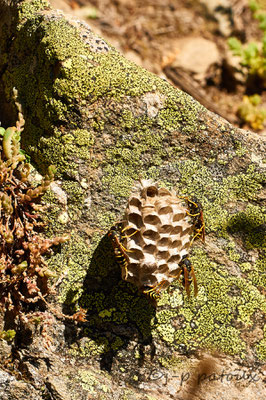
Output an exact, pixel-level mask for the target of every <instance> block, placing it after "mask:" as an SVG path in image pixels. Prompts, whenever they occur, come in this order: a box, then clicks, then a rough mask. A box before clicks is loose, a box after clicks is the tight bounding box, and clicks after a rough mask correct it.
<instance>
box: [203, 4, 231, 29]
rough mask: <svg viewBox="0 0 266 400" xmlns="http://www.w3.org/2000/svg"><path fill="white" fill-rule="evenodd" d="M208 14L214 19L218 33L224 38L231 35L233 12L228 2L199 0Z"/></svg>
mask: <svg viewBox="0 0 266 400" xmlns="http://www.w3.org/2000/svg"><path fill="white" fill-rule="evenodd" d="M200 2H201V3H202V4H204V5H205V6H206V8H207V10H208V12H209V13H210V14H211V15H212V16H213V17H214V18H215V19H216V21H217V22H218V25H219V31H220V32H221V34H222V35H224V36H225V37H228V36H230V35H231V34H232V30H233V10H232V4H231V2H230V0H200Z"/></svg>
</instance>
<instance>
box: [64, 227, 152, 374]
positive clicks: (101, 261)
mask: <svg viewBox="0 0 266 400" xmlns="http://www.w3.org/2000/svg"><path fill="white" fill-rule="evenodd" d="M83 289H84V290H83V294H82V296H81V298H80V299H79V305H80V306H81V307H82V308H84V309H85V310H87V313H86V319H87V320H86V322H84V323H79V326H78V327H76V328H74V329H73V324H71V326H70V325H69V326H66V333H65V336H66V340H67V341H68V343H69V344H70V345H72V347H73V346H77V352H78V354H79V355H81V356H84V357H86V356H88V357H96V358H97V359H99V360H100V365H101V368H102V369H105V370H107V371H111V369H112V365H113V360H114V356H115V354H116V353H117V351H120V350H123V349H128V346H129V344H130V348H135V349H136V347H137V348H138V349H137V351H138V353H139V355H140V356H139V359H138V365H141V362H142V358H143V357H144V350H143V349H144V348H146V346H147V345H149V346H150V347H151V351H150V353H151V356H152V352H153V345H152V336H151V329H152V327H151V324H152V321H153V320H154V316H155V309H154V306H153V305H152V304H151V303H150V302H149V300H148V299H147V298H146V297H144V296H143V295H142V294H139V292H138V289H137V288H136V287H135V286H133V285H132V284H130V283H127V282H125V281H123V280H122V279H121V269H120V267H119V265H118V264H117V262H116V259H115V256H114V253H113V249H112V246H111V243H110V239H109V238H108V236H107V235H105V236H104V237H103V238H102V240H101V241H100V243H99V244H98V246H97V248H96V249H95V251H94V253H93V257H92V259H91V263H90V265H89V268H88V271H87V275H86V277H85V279H84V285H83ZM69 296H70V297H71V293H69ZM68 300H69V299H67V302H68ZM68 304H69V303H68ZM67 307H68V306H67V305H66V306H65V310H64V311H67ZM128 353H130V354H128V357H129V359H130V358H132V353H131V351H128Z"/></svg>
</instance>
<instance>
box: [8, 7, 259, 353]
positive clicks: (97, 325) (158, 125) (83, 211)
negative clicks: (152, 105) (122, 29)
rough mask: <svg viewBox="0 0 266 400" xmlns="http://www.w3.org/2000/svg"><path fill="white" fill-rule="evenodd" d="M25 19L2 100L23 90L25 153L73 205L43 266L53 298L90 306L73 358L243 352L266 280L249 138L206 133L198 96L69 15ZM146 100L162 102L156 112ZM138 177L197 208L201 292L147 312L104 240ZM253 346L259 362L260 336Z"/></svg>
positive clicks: (220, 128) (222, 131) (175, 294)
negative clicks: (201, 234)
mask: <svg viewBox="0 0 266 400" xmlns="http://www.w3.org/2000/svg"><path fill="white" fill-rule="evenodd" d="M33 3H34V4H35V5H36V4H40V3H39V2H38V1H36V2H33ZM21 12H22V14H21V26H20V34H19V35H18V37H17V38H16V40H14V44H13V47H12V53H11V58H10V59H11V61H10V63H9V65H8V67H7V69H6V72H5V73H4V75H3V80H4V82H5V89H6V94H7V97H8V96H9V95H10V93H11V88H12V87H13V86H16V87H17V89H18V92H19V94H20V95H21V100H22V103H23V106H24V108H25V114H26V129H25V134H24V137H23V140H24V146H25V149H26V151H27V152H29V153H30V154H31V156H32V159H33V161H35V162H36V164H37V165H38V166H39V168H40V170H42V169H43V168H45V165H49V164H51V163H52V164H55V165H56V166H57V168H58V177H59V178H60V179H62V180H63V184H62V189H63V190H64V191H65V192H66V194H67V197H68V209H69V211H70V217H71V218H70V221H69V223H67V224H66V225H65V226H64V229H66V230H67V229H69V230H70V231H71V240H70V242H69V243H68V244H64V245H63V246H62V249H61V252H57V253H56V254H54V255H53V256H52V257H51V259H50V261H49V265H50V267H53V268H54V270H55V271H56V272H57V273H58V275H60V274H62V273H65V274H66V276H65V278H64V279H63V283H62V284H61V286H60V300H61V302H63V303H65V305H67V306H73V308H74V309H75V307H77V304H78V303H79V304H80V305H81V306H82V307H84V308H86V309H87V310H88V323H87V325H86V327H84V330H83V335H84V337H88V338H89V343H87V344H86V346H83V347H82V348H81V350H80V351H79V354H80V355H82V356H84V355H87V356H89V357H90V356H94V355H99V354H103V353H106V354H110V352H111V353H112V354H113V355H114V354H116V352H117V350H118V349H120V348H123V347H125V346H126V345H127V344H128V343H129V342H130V340H133V338H134V340H135V339H136V337H138V338H139V340H140V341H145V340H148V339H149V340H156V341H161V343H163V346H170V347H171V348H174V349H177V350H179V351H180V352H183V353H186V354H187V353H189V352H191V351H193V350H196V349H198V348H201V347H204V348H206V347H208V348H216V349H218V350H220V351H222V352H225V353H227V354H230V355H237V356H239V355H240V357H241V358H245V356H246V354H247V346H248V345H249V344H248V343H246V342H245V340H243V336H242V332H243V331H244V329H249V328H250V329H252V328H253V327H254V326H255V323H256V322H255V321H254V320H253V316H254V314H255V312H256V311H258V310H260V311H261V312H265V303H263V297H262V294H261V292H260V290H259V289H261V290H262V287H263V286H265V275H264V274H265V236H264V234H265V223H266V221H265V209H263V208H262V207H261V205H260V204H257V203H256V199H257V196H258V194H259V192H260V190H261V188H262V184H263V182H264V181H265V174H264V175H263V173H262V172H261V170H260V168H259V166H258V165H257V164H256V163H255V162H251V160H250V157H249V154H248V152H247V151H246V144H244V143H243V145H242V141H244V139H243V138H241V135H240V134H237V133H236V132H235V131H233V130H232V129H231V126H230V125H229V124H226V123H225V124H224V125H222V124H219V123H213V125H212V124H211V123H210V124H209V125H210V126H209V125H208V123H205V122H206V121H203V120H202V115H203V113H204V110H203V108H202V107H201V106H200V105H199V104H198V103H197V102H195V101H194V100H193V99H192V98H190V97H189V96H188V95H186V94H184V93H181V92H180V91H178V90H176V89H174V88H173V87H171V86H170V85H169V84H168V83H167V82H164V81H163V80H161V79H159V78H158V77H156V76H154V75H152V74H150V73H148V72H145V71H143V70H142V69H140V68H139V67H137V66H135V65H134V64H132V63H130V62H128V61H126V60H125V59H124V58H123V57H122V56H121V55H119V54H118V53H117V52H116V51H115V50H114V49H113V48H110V50H109V51H108V52H106V53H103V52H92V51H90V47H89V46H88V45H86V44H85V43H84V42H82V40H81V38H80V36H79V33H78V31H77V29H76V28H75V27H74V26H72V25H70V24H69V23H68V22H66V21H65V20H64V19H62V18H54V19H47V18H45V16H44V15H42V14H35V12H34V8H33V9H32V10H31V11H30V9H29V7H28V6H27V9H22V11H21ZM24 15H26V16H27V20H24V19H23V16H24ZM33 52H34V54H35V55H34V56H33ZM16 53H18V54H23V60H22V59H21V60H20V62H19V63H15V62H12V57H14V54H16ZM70 55H71V56H70ZM25 78H27V79H25ZM146 93H151V94H154V95H158V93H159V94H160V95H162V96H163V97H164V100H162V105H160V107H158V110H157V112H155V113H153V114H152V116H149V106H148V105H147V104H146V103H145V97H144V95H145V94H146ZM199 116H201V119H200V118H199ZM214 129H217V136H215V135H216V133H214V132H213V130H214ZM29 132H30V134H29ZM33 132H34V133H33ZM212 137H213V142H210V140H211V138H212ZM215 143H217V145H216V144H215ZM215 146H216V147H215ZM223 146H224V147H223ZM223 149H224V150H223ZM139 176H142V177H145V178H146V177H147V178H153V179H155V180H158V181H159V182H160V183H161V184H162V185H164V186H166V187H169V188H174V189H176V190H177V191H178V193H179V194H183V195H188V196H196V197H197V199H198V200H199V201H200V202H201V204H202V206H203V210H204V216H205V221H206V233H207V240H206V246H205V247H204V246H203V245H202V244H199V243H198V242H196V243H195V245H194V246H193V250H192V256H191V261H192V262H193V265H194V267H195V270H196V276H197V280H198V285H199V294H198V297H197V298H193V297H192V296H191V298H190V299H188V298H187V296H186V294H185V293H184V290H183V288H182V287H180V285H179V283H176V285H173V287H171V288H170V289H169V290H168V291H167V292H164V293H163V294H162V296H161V299H160V301H159V303H158V307H157V309H154V308H153V306H152V305H151V304H149V302H148V300H147V299H146V298H144V297H143V296H142V295H140V294H138V293H137V290H136V288H134V287H132V286H131V285H129V284H127V283H126V282H123V281H122V280H121V278H120V271H119V267H118V265H117V264H116V261H115V258H114V255H113V253H112V248H111V245H110V243H109V242H108V238H107V237H106V235H105V233H106V230H107V229H108V227H110V226H111V224H112V223H113V222H114V221H115V220H118V219H120V218H121V217H122V216H123V211H124V207H125V204H126V199H127V197H128V194H129V193H130V190H131V187H132V184H133V182H134V180H136V179H137V178H138V177H139ZM88 198H90V205H89V206H87V204H88ZM49 201H51V203H52V204H54V206H53V207H52V211H51V215H52V217H53V218H52V221H51V225H50V227H49V229H51V230H53V231H55V232H59V231H60V230H61V229H62V224H60V221H58V217H59V214H60V211H61V210H60V205H58V203H57V202H56V200H55V199H52V197H50V199H49ZM90 229H91V232H92V233H91V232H88V231H89V230H90ZM103 230H104V231H105V232H103ZM211 244H214V245H215V246H216V247H217V248H218V249H220V252H221V254H222V256H221V259H220V258H219V252H217V253H216V254H215V257H214V258H213V256H212V255H211ZM252 251H255V252H256V261H255V262H254V263H253V262H251V261H250V260H251V257H249V252H252ZM231 268H232V270H231ZM125 332H126V333H125ZM97 346H99V347H98V351H97ZM74 347H75V346H74ZM252 351H254V354H255V357H257V358H258V359H260V360H262V359H263V358H264V356H265V341H260V342H258V343H256V345H255V346H253V348H252Z"/></svg>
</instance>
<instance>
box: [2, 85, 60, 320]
mask: <svg viewBox="0 0 266 400" xmlns="http://www.w3.org/2000/svg"><path fill="white" fill-rule="evenodd" d="M14 96H15V104H16V106H17V108H18V116H19V119H18V122H17V123H16V126H15V127H11V128H8V129H6V130H5V129H4V128H2V127H1V128H0V306H2V307H3V308H4V309H5V310H7V311H11V312H13V313H14V315H17V314H18V313H19V311H20V310H22V308H23V306H25V304H29V303H36V302H37V301H39V300H44V296H45V295H46V294H47V293H48V278H49V277H50V276H51V275H52V272H51V271H50V270H49V269H48V267H47V265H46V263H45V261H44V258H43V254H45V253H47V251H48V250H49V249H50V248H51V247H52V246H54V245H59V244H60V243H63V242H65V241H66V240H67V237H66V236H64V237H56V238H53V239H48V238H44V237H42V236H41V235H40V230H41V227H42V225H43V223H42V221H41V219H40V216H39V215H38V214H37V213H36V210H37V209H38V208H40V205H38V206H37V204H36V202H38V201H39V199H40V197H41V196H42V195H43V194H44V193H45V191H46V190H47V189H48V187H49V185H50V183H51V181H52V180H53V178H54V172H55V169H54V167H50V168H49V169H48V173H47V175H46V176H45V177H44V179H43V180H42V182H41V184H40V185H39V186H37V187H32V186H31V184H30V183H29V177H30V174H31V166H30V164H28V163H27V162H26V158H25V155H24V154H23V153H22V151H21V149H20V134H21V132H22V131H23V127H24V123H25V121H24V118H23V114H22V109H21V105H20V104H19V103H18V102H17V93H16V91H15V90H14Z"/></svg>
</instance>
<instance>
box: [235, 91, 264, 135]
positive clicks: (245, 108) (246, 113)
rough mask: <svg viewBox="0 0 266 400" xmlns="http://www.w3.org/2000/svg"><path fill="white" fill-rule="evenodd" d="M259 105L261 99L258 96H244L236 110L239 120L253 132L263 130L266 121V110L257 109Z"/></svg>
mask: <svg viewBox="0 0 266 400" xmlns="http://www.w3.org/2000/svg"><path fill="white" fill-rule="evenodd" d="M260 103H261V97H260V96H259V95H258V94H254V95H253V96H244V98H243V101H242V103H241V104H240V106H239V107H238V110H237V114H238V116H239V118H240V119H241V120H242V121H243V122H246V123H248V124H249V125H250V126H251V128H253V129H254V130H255V131H257V130H261V129H263V127H264V126H263V123H264V121H265V120H266V109H265V108H264V109H262V108H259V107H258V106H259V105H260Z"/></svg>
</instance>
